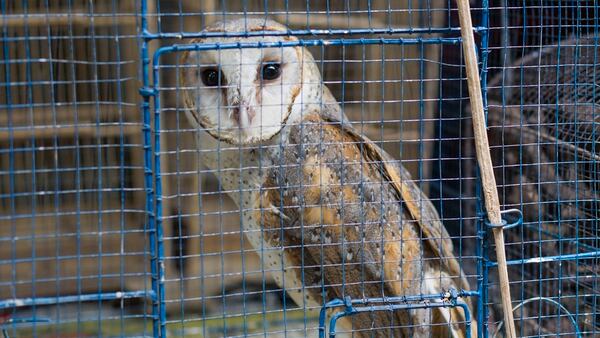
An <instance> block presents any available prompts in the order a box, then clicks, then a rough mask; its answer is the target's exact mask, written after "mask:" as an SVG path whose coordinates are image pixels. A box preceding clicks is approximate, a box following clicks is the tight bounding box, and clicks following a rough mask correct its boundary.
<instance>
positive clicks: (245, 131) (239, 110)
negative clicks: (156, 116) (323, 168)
mask: <svg viewBox="0 0 600 338" xmlns="http://www.w3.org/2000/svg"><path fill="white" fill-rule="evenodd" d="M204 31H205V32H245V31H282V32H286V31H287V28H286V27H285V26H283V25H281V24H279V23H277V22H274V21H271V20H265V19H239V20H233V21H228V22H225V23H223V22H220V23H217V24H214V25H212V26H210V27H207V28H206V29H205V30H204ZM296 40H297V39H296V38H295V37H291V36H256V37H215V38H211V37H208V38H202V39H197V40H194V41H192V43H198V44H226V43H247V42H250V43H252V42H254V43H256V42H266V43H272V42H275V43H277V42H284V41H296ZM180 69H181V76H180V86H181V88H182V90H183V92H184V94H183V97H184V102H185V106H186V107H185V108H186V114H187V115H188V118H189V120H190V121H191V122H192V124H193V125H195V126H196V127H197V128H199V129H202V130H204V131H206V132H207V133H208V134H210V135H211V136H212V137H214V138H215V139H217V140H219V141H223V142H227V143H230V144H237V145H243V144H253V143H261V142H265V141H267V140H270V139H272V138H273V137H274V136H275V135H277V134H278V133H279V132H280V131H281V130H282V129H283V128H284V127H285V126H286V123H288V122H290V121H288V120H289V119H290V116H291V115H293V113H294V111H296V110H299V109H301V108H300V107H299V106H300V105H302V104H305V103H310V101H314V103H318V101H319V100H320V94H319V93H320V92H321V90H320V86H321V77H320V74H319V70H318V68H317V66H316V64H315V62H314V59H313V57H312V55H311V54H310V52H308V50H306V49H305V48H303V47H301V46H292V47H279V46H278V47H273V48H254V47H253V48H233V49H219V48H215V49H210V50H200V51H192V52H187V53H185V54H184V55H183V56H182V60H181V64H180ZM301 101H303V102H301Z"/></svg>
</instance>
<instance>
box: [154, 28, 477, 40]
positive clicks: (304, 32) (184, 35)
mask: <svg viewBox="0 0 600 338" xmlns="http://www.w3.org/2000/svg"><path fill="white" fill-rule="evenodd" d="M485 30H487V28H486V27H474V31H475V32H476V33H479V32H482V31H485ZM458 32H460V27H447V28H446V27H444V28H441V27H439V28H437V27H436V28H429V27H428V28H406V27H402V28H398V27H395V28H392V27H386V28H353V29H339V28H338V29H290V30H286V31H250V32H179V33H175V32H172V33H171V32H170V33H153V32H150V31H147V30H146V31H144V32H143V37H144V39H146V40H154V39H193V38H218V37H227V38H233V37H252V36H327V35H329V36H332V35H344V36H352V35H374V34H385V35H393V34H441V33H446V34H447V33H458Z"/></svg>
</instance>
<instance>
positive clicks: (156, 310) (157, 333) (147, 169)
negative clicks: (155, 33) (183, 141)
mask: <svg viewBox="0 0 600 338" xmlns="http://www.w3.org/2000/svg"><path fill="white" fill-rule="evenodd" d="M147 10H148V8H147V0H141V6H140V22H141V34H142V48H141V51H140V52H141V55H140V56H141V59H142V65H141V67H142V85H143V87H142V90H143V91H144V92H142V124H143V127H142V132H143V137H144V182H145V189H146V213H147V217H148V219H147V224H146V225H145V230H146V232H147V233H148V240H149V242H150V256H151V258H150V273H151V279H152V290H153V291H154V292H153V297H152V332H153V335H154V337H165V327H164V325H163V324H164V319H165V316H164V311H163V310H164V307H163V303H164V298H163V297H164V295H163V293H162V292H161V291H162V290H161V287H160V286H161V285H162V283H163V282H164V281H163V280H161V276H160V273H159V271H160V268H159V266H158V263H159V253H158V251H157V246H158V240H157V237H158V236H159V234H158V231H157V229H158V225H157V220H156V218H157V213H156V210H158V206H157V209H156V210H155V202H154V198H155V191H154V182H153V181H152V179H153V174H154V170H153V161H152V146H153V144H152V141H151V137H152V127H151V118H150V97H151V96H153V95H155V94H154V93H152V91H151V90H150V79H149V71H148V68H149V67H150V58H149V56H148V42H149V39H148V35H149V32H148V21H147ZM154 80H155V81H157V79H156V78H155V79H154ZM156 104H157V102H155V105H156ZM156 137H157V138H158V137H159V136H156ZM155 162H158V165H157V166H156V167H155V168H156V169H160V159H159V158H156V159H155ZM155 165H156V163H155ZM157 181H158V183H159V185H158V186H160V177H158V178H157ZM158 186H157V187H158Z"/></svg>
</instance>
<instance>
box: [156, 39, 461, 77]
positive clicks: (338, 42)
mask: <svg viewBox="0 0 600 338" xmlns="http://www.w3.org/2000/svg"><path fill="white" fill-rule="evenodd" d="M460 41H461V38H392V39H387V38H378V39H364V38H361V39H332V40H326V39H318V40H298V41H274V42H233V43H232V42H228V43H195V44H182V45H177V44H175V45H170V46H165V47H161V48H158V49H157V50H156V51H155V52H154V57H153V66H154V68H155V69H156V67H157V66H159V65H160V63H159V62H158V60H159V59H160V56H161V55H163V54H167V53H173V52H185V51H200V50H215V49H243V48H282V47H298V46H302V47H310V46H352V45H419V44H424V45H439V44H458V43H460Z"/></svg>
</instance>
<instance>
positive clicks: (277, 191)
mask: <svg viewBox="0 0 600 338" xmlns="http://www.w3.org/2000/svg"><path fill="white" fill-rule="evenodd" d="M280 156H281V157H280V159H279V161H278V165H275V166H274V167H273V168H272V170H271V171H270V175H269V178H268V180H267V183H266V184H265V186H264V187H263V188H264V189H263V191H264V193H263V194H262V198H261V202H260V204H261V206H260V208H259V210H267V211H268V212H261V214H260V215H259V214H257V215H256V217H257V219H258V217H260V218H261V219H262V221H261V224H262V226H263V230H264V233H265V240H266V241H267V242H269V243H270V246H272V247H281V248H282V249H283V251H284V256H285V259H284V260H285V261H286V265H287V266H288V268H287V271H286V276H288V280H289V279H294V280H295V281H301V283H298V282H296V283H288V282H289V281H288V282H286V283H284V284H286V289H287V290H288V292H290V288H289V287H288V284H290V285H298V284H301V285H302V286H303V288H302V289H301V290H300V289H297V290H294V291H292V293H293V292H298V293H304V297H303V298H306V299H307V300H308V299H312V300H313V303H317V304H322V300H323V298H326V299H332V298H342V297H344V296H351V297H353V298H365V297H385V296H402V295H416V294H422V293H429V292H431V290H433V289H435V290H436V291H435V292H438V293H439V292H441V290H442V287H443V285H437V286H432V285H430V283H429V282H428V281H429V280H431V279H433V277H432V278H427V277H428V273H430V271H431V266H430V264H426V263H424V261H425V260H424V257H423V252H426V253H430V254H429V256H432V257H437V258H439V259H437V260H436V261H442V262H443V263H442V265H443V266H441V267H438V268H436V269H434V271H437V270H444V271H443V273H444V274H446V275H448V276H451V277H452V278H457V277H458V279H459V280H460V281H461V282H459V286H458V287H460V288H465V289H466V282H465V281H464V278H463V277H462V273H461V270H460V267H459V266H458V263H457V262H456V259H455V258H454V256H453V252H452V242H451V240H450V237H449V235H448V234H447V232H446V230H445V228H444V227H443V225H442V224H441V222H439V217H438V216H437V212H436V211H435V209H434V207H433V205H431V203H430V202H429V200H428V199H427V198H426V197H425V196H424V195H423V194H422V192H421V191H420V189H418V187H417V186H416V185H415V184H414V183H412V181H411V180H410V176H409V174H408V172H407V171H406V170H404V168H402V167H401V166H396V165H394V164H393V163H394V162H393V161H392V159H391V157H390V156H389V155H387V154H386V153H385V152H383V151H382V150H381V149H380V148H379V147H377V146H376V145H375V144H374V143H373V142H372V141H370V140H369V139H368V138H366V137H363V136H361V135H360V134H359V133H357V132H356V131H355V130H354V129H353V128H352V127H351V126H350V125H349V124H348V123H347V122H346V121H344V116H343V115H342V113H341V111H340V110H338V109H317V108H315V109H313V110H312V111H307V112H306V115H305V117H304V118H303V120H302V122H301V123H300V124H298V125H295V126H292V127H291V128H290V132H289V136H288V140H286V144H285V146H284V147H283V151H282V152H281V155H280ZM290 270H295V272H293V273H291V274H290ZM441 273H442V272H440V273H438V274H437V275H434V276H437V277H438V278H437V279H438V280H440V278H439V276H440V274H441ZM289 276H293V277H289ZM445 279H447V278H445ZM463 285H464V286H463ZM454 287H455V288H456V287H457V286H454ZM447 288H448V287H447ZM447 288H446V289H447ZM294 296H295V295H294V294H292V298H294V299H295V301H296V302H299V303H300V304H302V301H303V299H302V298H299V297H298V296H296V297H294ZM447 312H448V311H447ZM450 315H451V314H450V312H448V313H446V314H444V313H442V317H444V318H446V317H449V316H450ZM457 316H458V317H453V320H452V321H454V322H456V321H457V320H460V319H461V318H463V316H460V314H457ZM448 321H450V320H448ZM421 322H422V321H421V319H420V318H415V316H411V315H409V314H408V313H407V311H395V312H394V313H386V312H383V313H371V314H364V315H358V316H353V317H352V325H353V328H354V329H359V330H362V329H364V330H368V329H369V328H371V327H379V328H381V327H391V326H396V327H398V326H400V327H401V329H396V330H394V331H397V334H396V335H398V336H413V335H415V333H416V332H415V331H414V330H415V327H418V326H419V323H421ZM421 326H423V325H421ZM458 336H460V335H458Z"/></svg>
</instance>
